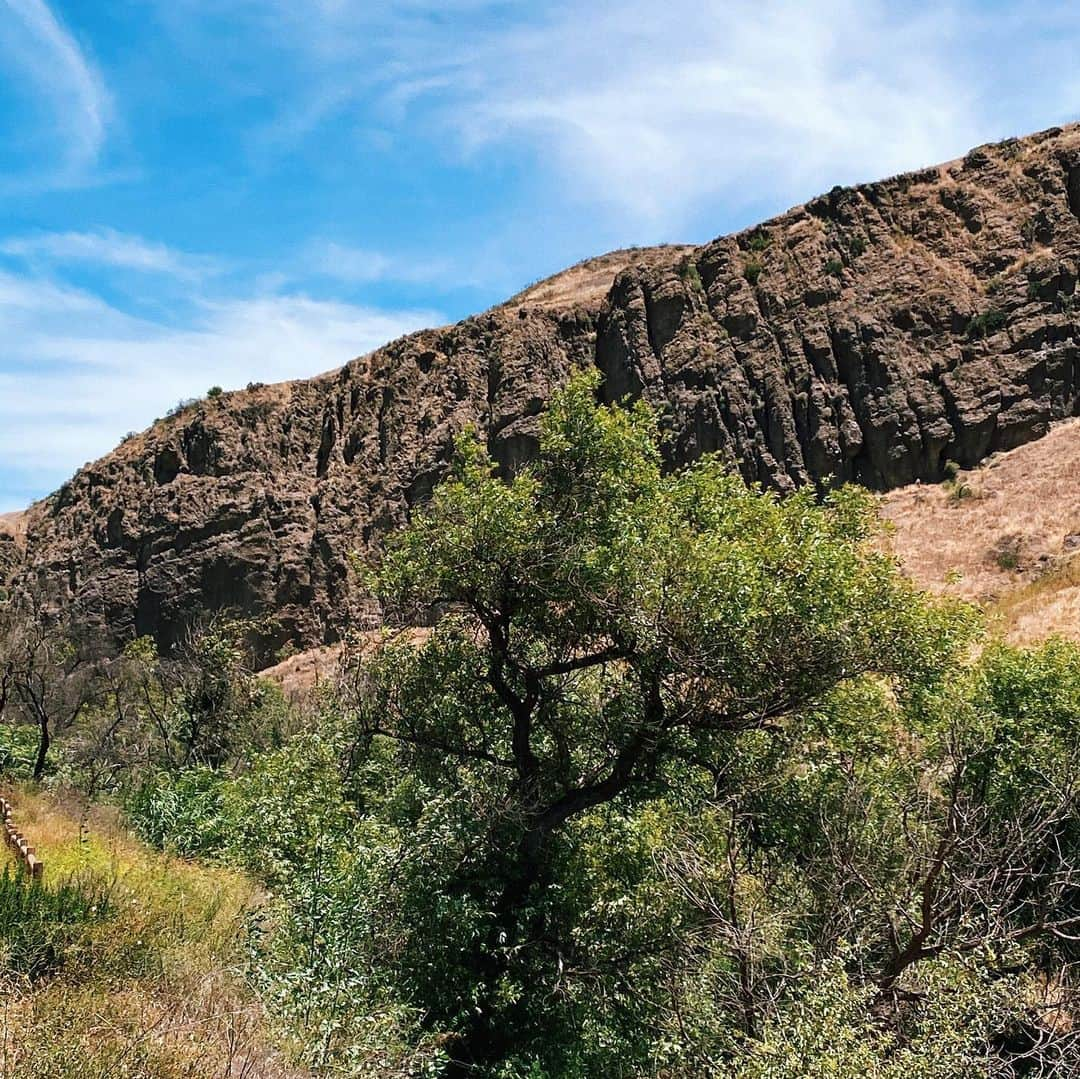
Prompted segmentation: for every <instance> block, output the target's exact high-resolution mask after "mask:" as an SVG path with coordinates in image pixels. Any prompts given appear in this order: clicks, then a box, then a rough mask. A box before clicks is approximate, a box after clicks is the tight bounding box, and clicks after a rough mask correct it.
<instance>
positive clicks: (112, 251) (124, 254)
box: [0, 228, 223, 279]
mask: <svg viewBox="0 0 1080 1079" xmlns="http://www.w3.org/2000/svg"><path fill="white" fill-rule="evenodd" d="M0 254H4V255H9V256H12V257H15V258H19V259H23V260H26V261H29V262H46V263H77V262H86V263H92V264H94V265H98V266H111V267H115V268H118V269H124V270H134V271H136V272H139V273H160V274H167V275H170V276H172V277H180V278H186V279H196V278H200V277H204V276H206V275H209V274H213V273H216V272H219V271H220V270H221V269H222V268H223V267H222V264H221V260H219V259H216V258H212V257H210V256H207V255H194V254H189V253H188V252H184V251H177V250H175V249H174V248H171V247H168V246H166V245H165V244H160V243H153V242H151V241H148V240H144V239H143V238H142V237H140V236H132V235H129V234H127V233H123V232H117V231H116V230H115V229H109V228H101V229H96V230H92V231H89V232H38V233H32V234H29V235H26V236H15V237H12V238H10V239H7V240H3V241H0Z"/></svg>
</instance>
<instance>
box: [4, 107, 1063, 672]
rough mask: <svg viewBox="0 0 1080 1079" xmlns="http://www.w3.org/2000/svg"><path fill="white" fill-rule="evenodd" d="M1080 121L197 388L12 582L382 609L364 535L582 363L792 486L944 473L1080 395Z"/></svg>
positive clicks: (531, 416) (521, 445)
mask: <svg viewBox="0 0 1080 1079" xmlns="http://www.w3.org/2000/svg"><path fill="white" fill-rule="evenodd" d="M1078 266H1080V128H1077V127H1076V126H1072V127H1069V128H1066V129H1052V130H1050V131H1047V132H1043V133H1041V134H1038V135H1033V136H1030V137H1028V138H1024V139H1017V140H1009V141H1007V142H1004V143H1000V144H998V145H995V146H984V147H980V148H978V149H976V150H973V151H972V152H971V153H969V154H968V155H967V156H966V157H965V158H964V159H963V160H960V161H955V162H952V163H949V164H947V165H943V166H940V167H935V168H930V169H926V170H924V171H922V172H917V173H912V174H908V175H905V176H900V177H896V178H893V179H890V180H884V181H881V182H879V183H873V184H866V185H862V186H859V187H854V188H843V189H841V188H837V189H834V190H833V191H831V192H830V193H829V194H827V195H823V196H821V197H820V198H816V199H814V200H812V201H811V202H809V203H807V204H806V205H805V206H801V207H798V208H796V209H794V210H791V211H790V212H788V213H786V214H784V215H782V216H780V217H778V218H775V219H773V220H771V221H768V222H766V223H764V224H763V225H761V226H759V227H758V228H755V229H751V230H748V231H746V232H742V233H739V234H738V235H734V236H726V237H722V238H720V239H717V240H715V241H713V242H712V243H709V244H706V245H704V246H702V247H698V248H656V249H649V250H643V251H629V252H619V253H615V254H613V255H609V256H605V257H603V258H602V259H598V260H593V261H591V262H589V263H585V264H583V265H582V266H580V267H575V268H574V269H573V270H571V271H567V272H566V274H563V275H559V276H558V277H556V278H553V279H551V280H550V281H547V282H542V283H541V284H539V285H537V286H534V287H533V288H531V289H527V290H526V291H525V292H523V293H521V294H520V295H519V296H517V297H515V298H514V299H513V300H511V301H509V302H508V303H506V304H504V305H502V306H500V307H497V308H494V309H492V310H490V311H488V312H485V313H484V314H482V315H478V316H476V317H474V318H470V319H467V320H465V321H464V322H461V323H459V324H458V325H456V326H451V327H447V328H443V329H439V330H428V331H424V332H421V333H418V334H414V335H411V336H409V337H406V338H403V339H401V340H399V341H395V342H392V343H391V344H389V345H387V346H385V347H384V348H381V349H379V350H378V351H376V352H374V353H372V354H371V355H368V356H364V357H361V358H360V359H357V360H354V361H353V362H351V363H349V364H347V365H346V366H344V367H343V368H341V369H340V370H338V371H335V372H332V373H330V374H328V375H323V376H321V377H318V378H315V379H312V380H310V381H302V382H293V383H287V384H282V385H277V386H269V387H257V388H253V389H249V390H248V391H245V392H238V393H232V394H226V395H223V396H222V397H220V398H216V399H213V400H207V401H203V402H201V403H199V404H197V405H195V406H192V407H189V408H187V409H185V410H184V411H183V412H181V413H180V414H178V415H176V416H173V417H171V418H169V419H167V420H164V421H162V422H161V423H159V424H156V425H155V426H154V427H152V428H151V429H150V430H149V431H147V432H145V433H143V434H141V435H137V436H135V437H133V438H131V439H130V440H129V441H128V442H126V443H125V444H124V445H122V446H120V447H119V448H118V449H117V450H116V451H115V452H113V453H112V454H110V455H109V456H107V457H105V458H103V459H102V460H100V461H98V462H96V463H95V464H93V465H90V466H88V467H86V468H85V469H83V470H82V471H81V472H79V473H78V474H77V475H76V476H75V477H74V478H73V479H72V480H71V481H70V482H69V483H68V484H66V485H65V486H64V487H63V488H62V489H61V490H60V491H59V492H57V493H56V494H55V495H53V496H52V497H51V498H49V499H47V500H45V501H44V502H43V503H41V504H39V505H37V506H35V507H34V508H33V509H32V511H31V513H30V517H29V532H28V536H27V543H26V553H25V560H24V562H23V564H22V566H21V568H20V569H19V571H18V586H19V587H21V588H24V589H31V588H32V589H35V590H37V591H38V592H39V593H41V594H43V595H44V596H45V597H46V598H47V599H48V601H50V602H52V603H55V604H62V605H71V604H75V605H77V607H78V609H79V611H80V612H82V613H83V615H84V616H85V617H87V618H90V619H94V620H97V621H100V622H101V623H102V624H103V625H104V626H105V627H107V629H108V632H110V633H111V634H112V635H113V636H114V637H116V638H117V639H123V638H125V637H127V636H130V635H132V634H136V633H139V634H141V633H154V634H156V635H157V636H158V638H159V640H160V642H161V643H162V644H164V645H168V644H169V643H170V642H171V641H172V640H174V639H175V638H176V635H177V634H178V633H179V632H181V630H182V628H183V626H184V625H185V623H186V622H187V621H188V620H189V619H190V618H191V617H192V616H193V615H194V614H195V613H196V612H198V611H200V610H202V609H214V608H221V607H236V608H240V609H242V610H245V611H248V612H254V613H261V614H267V615H272V616H273V617H274V618H275V619H276V621H277V627H276V628H275V629H273V630H271V631H268V632H267V635H266V637H265V642H264V643H265V651H266V655H267V656H268V657H269V656H270V655H271V654H272V653H273V651H274V649H275V648H277V647H278V646H280V645H282V644H284V643H286V642H292V643H293V644H296V645H299V646H311V645H316V644H320V643H324V642H327V641H332V640H334V639H335V638H336V637H337V636H338V635H339V634H340V632H341V631H342V628H343V627H344V626H345V625H346V624H347V623H348V622H349V621H350V620H353V619H355V618H357V617H360V616H362V615H363V613H364V609H363V604H362V600H361V599H360V598H358V597H357V595H356V594H355V590H354V588H353V586H352V583H351V578H350V574H349V570H348V563H347V556H348V553H349V552H350V551H351V550H354V549H355V550H360V551H363V550H365V549H369V548H371V547H373V546H374V545H376V544H377V543H378V541H379V538H380V537H381V536H382V535H384V534H385V533H386V532H387V531H388V530H389V529H392V528H394V527H395V526H397V525H400V524H401V523H402V522H403V521H405V519H406V518H407V516H408V513H409V511H410V509H411V508H412V507H413V506H415V505H417V504H418V503H419V502H421V501H423V499H424V498H425V497H426V496H427V494H428V493H429V492H430V491H431V489H432V486H433V484H434V483H435V482H436V480H437V479H438V478H439V476H440V475H441V473H442V471H443V469H444V467H445V463H446V461H447V457H448V453H449V451H450V447H451V442H452V438H453V436H454V434H455V433H456V432H457V431H459V430H460V429H461V428H462V427H463V426H464V425H465V424H469V423H472V424H476V425H478V426H479V427H480V428H481V429H482V430H483V431H484V432H486V435H487V438H488V441H489V444H490V446H491V449H492V452H493V453H494V455H495V456H496V458H497V459H498V461H499V462H500V463H501V465H502V466H503V467H504V468H505V469H507V470H508V471H512V470H513V469H514V468H515V467H517V466H518V465H519V464H520V463H521V462H522V461H525V460H527V459H528V458H529V456H530V454H532V453H533V452H534V450H535V447H536V432H537V417H538V415H539V414H540V413H541V412H542V410H543V409H544V406H545V403H546V401H547V400H548V398H549V396H550V394H551V392H552V390H553V388H554V387H556V386H557V385H558V384H559V383H560V382H562V381H563V379H565V378H566V376H567V374H568V372H570V371H571V370H572V369H573V368H575V367H580V366H584V365H588V364H596V365H598V366H599V367H600V369H601V370H602V371H603V373H604V375H605V383H604V391H603V392H604V393H605V395H606V396H607V397H608V398H618V397H622V396H623V395H626V394H629V395H644V396H645V397H646V398H647V399H648V400H650V401H651V402H653V403H654V404H656V405H657V406H658V407H660V408H661V409H662V410H663V413H664V417H665V423H666V424H667V425H668V426H669V427H670V430H671V433H672V440H671V443H670V452H671V455H672V457H673V459H675V460H680V461H684V460H689V459H692V458H694V457H696V456H697V455H699V454H702V453H707V452H711V451H717V452H720V453H722V454H724V455H725V456H726V457H727V458H728V459H730V460H731V462H732V463H733V465H734V466H735V467H737V468H738V469H739V470H740V471H741V472H742V474H743V475H744V476H745V477H746V478H747V479H748V480H757V481H761V482H763V483H767V484H772V485H775V486H778V487H781V488H789V487H791V486H793V485H797V484H806V483H814V484H817V485H819V486H826V485H829V484H832V483H835V482H838V481H847V480H855V481H858V482H861V483H865V484H868V485H870V486H872V487H874V488H889V487H894V486H898V485H901V484H905V483H909V482H911V481H913V480H915V479H924V480H936V479H938V478H940V476H941V474H942V469H943V467H944V464H945V462H946V460H949V459H952V460H955V461H957V462H958V463H959V464H961V465H963V466H971V465H974V464H975V463H976V462H978V461H979V460H980V459H981V458H982V457H984V456H985V455H986V454H988V453H990V452H992V451H996V450H1000V449H1008V448H1010V447H1013V446H1016V445H1019V444H1020V443H1023V442H1025V441H1028V440H1030V439H1033V438H1036V437H1038V436H1040V435H1042V434H1044V433H1045V432H1046V431H1047V429H1048V428H1049V425H1050V424H1051V423H1052V422H1053V421H1054V420H1056V419H1059V418H1062V417H1065V416H1068V415H1072V414H1075V413H1076V412H1077V411H1078V410H1080V366H1078V349H1077V312H1076V311H1075V310H1074V298H1075V294H1076V285H1077V274H1078Z"/></svg>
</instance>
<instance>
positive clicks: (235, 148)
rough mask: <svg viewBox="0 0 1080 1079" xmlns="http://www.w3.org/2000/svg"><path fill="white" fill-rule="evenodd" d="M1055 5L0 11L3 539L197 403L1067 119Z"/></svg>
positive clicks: (99, 1)
mask: <svg viewBox="0 0 1080 1079" xmlns="http://www.w3.org/2000/svg"><path fill="white" fill-rule="evenodd" d="M1078 55H1080V6H1078V5H1077V4H1075V3H1060V4H1059V3H1055V2H1054V0H1049V2H1045V3H950V2H942V3H933V4H925V5H921V4H905V3H901V2H896V3H884V2H875V0H863V2H855V0H817V2H815V3H813V4H809V3H805V2H799V3H795V2H792V0H779V2H775V3H771V2H768V0H764V2H762V0H755V2H749V0H747V2H742V0H736V2H731V3H726V2H724V3H722V2H718V0H693V2H691V0H665V2H664V3H657V2H656V0H648V2H645V0H618V2H617V3H616V2H610V3H608V2H604V0H601V2H596V3H582V2H580V0H579V2H578V3H561V2H557V3H551V2H549V3H544V2H535V0H534V2H533V3H528V4H525V3H515V2H503V3H489V2H485V0H441V2H433V0H400V2H397V3H393V4H380V3H378V2H376V0H367V2H361V0H0V512H2V511H5V510H9V509H15V508H20V507H22V506H24V505H26V504H27V503H28V502H29V501H31V500H32V499H34V498H37V497H40V496H41V495H44V494H46V493H47V492H48V491H50V490H52V489H54V488H55V487H56V486H58V485H59V483H61V482H62V481H63V480H64V479H65V478H66V477H67V476H68V475H69V474H70V473H71V472H72V471H74V470H75V469H76V468H77V467H78V466H79V465H81V464H82V463H83V462H84V461H86V460H88V459H92V458H94V457H96V456H99V455H100V454H102V453H104V452H106V451H107V450H108V449H109V448H110V447H111V446H112V445H114V444H115V443H116V442H117V441H118V439H119V438H120V436H122V435H123V434H124V432H125V431H128V430H131V429H138V428H142V427H144V426H146V425H147V424H148V423H149V422H150V421H151V420H153V419H154V417H156V416H159V415H161V414H162V413H164V412H165V410H166V409H167V408H168V407H169V406H170V405H172V404H173V403H175V402H176V401H177V400H178V399H179V398H181V397H186V396H193V395H196V394H199V393H202V392H205V390H206V389H207V388H208V387H209V386H211V385H214V384H220V385H222V386H225V387H226V388H232V387H237V386H242V385H243V384H244V383H245V382H247V381H249V380H260V381H271V380H276V379H281V378H290V377H295V376H304V375H310V374H314V373H317V372H319V371H321V370H325V369H328V368H331V367H334V366H336V365H338V364H339V363H341V362H344V361H345V360H347V359H349V358H350V357H352V356H354V355H357V354H360V353H362V352H365V351H367V350H369V349H371V348H373V347H375V346H377V345H378V344H380V343H382V342H383V341H385V340H388V339H390V338H392V337H395V336H397V335H398V334H400V333H403V332H405V331H407V330H410V329H413V328H417V327H419V326H422V325H427V324H432V323H438V322H444V321H449V320H453V319H457V318H460V317H463V316H464V315H466V314H469V313H470V312H473V311H476V310H479V309H482V308H484V307H486V306H489V305H490V304H492V303H494V302H497V301H498V300H500V299H502V298H504V297H505V296H507V295H509V294H510V293H512V292H514V291H516V290H517V289H518V288H520V287H521V286H522V285H524V284H525V283H527V282H529V281H531V280H535V279H536V278H539V277H542V276H545V275H547V274H549V273H552V272H554V271H556V270H558V269H560V268H561V267H563V266H565V265H568V264H570V263H573V262H575V261H577V260H578V259H580V258H582V257H585V256H587V255H591V254H598V253H600V252H602V251H604V250H608V249H611V248H614V247H621V246H626V245H629V244H648V243H655V242H659V241H703V240H707V239H710V238H712V237H713V236H715V235H719V234H721V233H723V232H727V231H731V230H732V229H735V228H739V227H742V226H744V225H747V224H749V223H751V222H753V221H755V220H758V219H760V218H762V217H765V216H768V215H770V214H772V213H775V212H778V211H781V210H783V209H786V208H787V207H788V206H790V205H792V204H794V203H796V202H800V201H802V200H804V199H805V198H807V197H808V196H810V195H812V194H815V193H817V192H818V191H820V190H824V189H827V188H829V187H831V186H832V185H833V184H835V183H849V182H855V181H860V180H869V179H875V178H877V177H879V176H883V175H888V174H891V173H895V172H898V171H901V170H903V169H906V168H912V167H917V166H920V165H924V164H929V163H931V162H935V161H939V160H945V159H948V158H951V157H954V156H956V155H958V154H960V153H962V152H963V151H965V150H966V149H968V148H969V147H970V146H973V145H976V144H978V143H980V142H984V141H988V140H991V139H997V138H1001V137H1004V136H1006V135H1010V134H1018V133H1023V132H1026V131H1029V130H1034V129H1038V128H1043V127H1048V126H1050V125H1052V124H1055V123H1061V122H1064V121H1067V120H1072V119H1076V118H1080V67H1078V66H1077V64H1076V58H1077V56H1078Z"/></svg>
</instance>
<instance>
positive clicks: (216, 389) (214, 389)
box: [206, 386, 225, 400]
mask: <svg viewBox="0 0 1080 1079" xmlns="http://www.w3.org/2000/svg"><path fill="white" fill-rule="evenodd" d="M224 392H225V391H224V390H223V389H222V388H221V387H220V386H211V387H210V389H208V390H207V391H206V396H207V397H209V398H210V399H211V400H213V399H214V398H215V397H220V396H221V395H222V394H223V393H224Z"/></svg>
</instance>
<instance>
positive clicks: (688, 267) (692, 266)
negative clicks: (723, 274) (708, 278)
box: [679, 259, 705, 292]
mask: <svg viewBox="0 0 1080 1079" xmlns="http://www.w3.org/2000/svg"><path fill="white" fill-rule="evenodd" d="M679 276H680V277H681V278H682V279H683V281H685V282H686V283H687V284H688V285H689V286H690V287H691V288H692V289H695V290H696V291H698V292H704V291H705V286H704V285H703V284H702V281H701V273H700V272H699V270H698V268H697V263H696V262H695V261H694V260H693V259H687V260H686V261H685V262H684V263H683V264H682V267H681V268H680V270H679Z"/></svg>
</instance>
